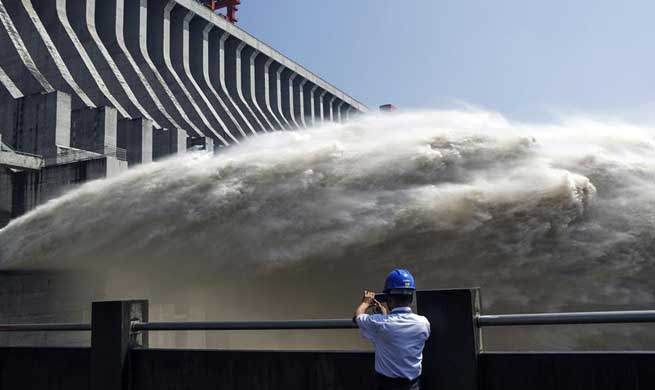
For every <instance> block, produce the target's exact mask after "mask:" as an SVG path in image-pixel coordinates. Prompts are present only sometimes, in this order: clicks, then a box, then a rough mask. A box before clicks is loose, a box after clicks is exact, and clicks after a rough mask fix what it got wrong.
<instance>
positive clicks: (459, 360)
mask: <svg viewBox="0 0 655 390" xmlns="http://www.w3.org/2000/svg"><path fill="white" fill-rule="evenodd" d="M416 301H417V302H416V304H417V310H418V313H419V314H421V315H423V316H425V317H427V318H428V320H429V321H430V327H431V330H432V334H431V336H430V338H429V339H428V341H427V342H426V344H425V350H424V352H423V375H422V389H423V390H477V389H478V353H479V352H480V345H481V337H480V335H481V333H480V329H479V328H478V327H477V324H476V322H475V317H476V315H477V314H478V313H479V312H480V290H479V289H477V288H474V289H456V290H421V291H418V292H417V293H416Z"/></svg>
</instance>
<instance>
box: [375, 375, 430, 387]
mask: <svg viewBox="0 0 655 390" xmlns="http://www.w3.org/2000/svg"><path fill="white" fill-rule="evenodd" d="M375 377H376V378H377V379H378V380H379V381H382V382H384V383H392V384H394V385H413V384H414V383H416V382H418V380H419V378H420V377H417V378H414V379H407V378H391V377H388V376H386V375H382V374H380V373H379V372H376V373H375Z"/></svg>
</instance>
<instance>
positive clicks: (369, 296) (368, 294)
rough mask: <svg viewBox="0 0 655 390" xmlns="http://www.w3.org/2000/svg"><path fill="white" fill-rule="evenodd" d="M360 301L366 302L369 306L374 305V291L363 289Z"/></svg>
mask: <svg viewBox="0 0 655 390" xmlns="http://www.w3.org/2000/svg"><path fill="white" fill-rule="evenodd" d="M362 303H366V304H367V305H369V306H370V305H374V304H375V292H373V291H368V290H364V296H363V297H362Z"/></svg>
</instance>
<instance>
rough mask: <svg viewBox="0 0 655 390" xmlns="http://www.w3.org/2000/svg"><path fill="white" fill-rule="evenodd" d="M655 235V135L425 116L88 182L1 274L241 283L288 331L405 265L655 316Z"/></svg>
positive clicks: (490, 116) (487, 117)
mask: <svg viewBox="0 0 655 390" xmlns="http://www.w3.org/2000/svg"><path fill="white" fill-rule="evenodd" d="M654 237H655V138H654V132H653V131H652V130H651V129H647V128H642V127H637V126H632V125H627V124H624V123H606V122H597V121H590V120H580V119H572V120H564V121H562V122H561V123H559V124H556V125H529V124H521V123H512V122H509V121H507V120H505V119H504V118H502V117H501V116H499V115H497V114H494V113H488V112H481V111H439V112H415V113H402V114H397V115H378V116H365V117H361V118H359V119H357V120H354V121H352V122H350V123H348V124H344V125H326V126H323V127H320V128H316V129H312V130H307V131H300V132H276V133H273V134H269V135H263V136H258V137H254V138H252V139H250V140H249V141H247V142H245V143H244V144H243V145H241V146H239V147H235V148H231V149H228V150H226V151H224V152H222V153H220V154H219V155H218V156H217V157H212V156H209V155H206V154H202V153H194V154H189V155H186V156H184V157H179V158H175V159H170V160H166V161H162V162H157V163H153V164H149V165H145V166H142V167H140V168H138V169H134V170H131V171H129V172H128V173H125V174H123V175H121V176H118V177H114V178H111V179H107V180H101V181H95V182H91V183H88V184H85V185H83V186H82V187H80V188H79V189H77V190H74V191H72V192H70V193H68V194H66V195H64V196H62V197H61V198H58V199H56V200H53V201H50V202H48V203H47V204H45V205H43V206H41V207H39V208H37V209H36V210H34V211H32V212H30V213H29V214H27V215H25V216H23V217H22V218H19V219H17V220H15V221H13V222H12V223H11V224H10V225H9V226H7V227H6V228H4V229H3V230H0V267H2V268H4V269H34V268H37V269H52V268H69V267H73V268H79V267H88V268H93V269H114V270H116V269H122V270H128V269H129V270H132V271H133V272H136V273H138V274H139V275H140V276H139V278H140V279H141V280H147V279H148V278H149V277H152V275H154V274H157V275H160V276H161V275H165V276H163V280H166V281H167V282H166V283H167V284H166V285H167V288H169V289H174V290H176V291H178V292H179V291H183V290H185V289H189V288H191V286H193V285H196V284H198V283H206V284H214V285H220V286H221V287H222V290H221V291H223V292H222V293H223V294H225V293H226V292H229V291H235V290H234V289H237V288H238V289H243V288H244V287H246V286H247V287H248V289H249V290H255V291H256V292H257V293H256V294H253V296H255V295H257V296H259V297H260V298H258V299H257V300H259V303H261V300H262V299H263V300H266V299H269V301H270V302H271V303H273V304H275V302H277V303H278V305H277V308H276V310H274V312H275V313H277V314H279V315H281V316H283V317H287V318H288V317H289V316H295V317H298V316H303V317H312V316H316V315H320V314H321V313H322V314H326V312H327V314H326V315H324V316H332V317H334V316H348V315H349V314H350V313H349V312H347V313H344V310H349V309H350V306H352V304H353V301H352V300H351V299H352V298H354V299H356V297H357V296H358V294H359V292H360V290H361V289H362V288H365V287H367V288H376V287H379V285H380V284H381V279H382V278H383V277H384V275H385V274H386V272H388V271H389V270H390V269H391V268H392V267H395V266H403V267H407V268H409V269H410V270H412V271H414V273H415V274H416V275H417V280H418V283H419V285H420V286H422V287H426V288H427V287H429V288H441V287H455V286H456V287H461V286H473V285H476V286H481V287H482V289H483V300H484V306H485V308H486V309H488V310H490V311H543V310H557V309H562V308H570V307H587V308H588V307H594V305H596V306H598V305H602V304H615V305H617V306H619V305H633V306H640V305H641V306H647V305H652V304H653V291H654V288H653V287H652V283H651V280H652V279H653V277H655V268H654V267H653V264H654V262H653V260H654V258H653V256H654V253H655V238H654ZM153 278H154V277H153ZM173 286H174V287H173ZM246 295H247V294H246ZM276 295H279V296H283V297H285V298H284V299H294V300H295V301H296V302H297V304H290V305H282V306H284V307H280V305H279V302H278V301H277V300H276V298H275V296H276ZM328 296H329V297H331V298H330V299H328V300H327V301H329V302H331V303H330V304H329V305H326V306H325V307H322V308H321V305H322V303H317V302H318V301H319V300H321V299H322V300H324V301H325V300H326V299H325V297H328ZM261 297H266V298H261ZM249 302H250V301H248V300H246V301H245V302H239V303H238V305H239V306H241V309H247V308H248V307H249V304H250V303H251V302H250V303H249ZM253 307H255V305H253ZM222 312H223V313H225V312H228V313H229V312H230V311H229V310H228V309H224V310H223V311H222ZM232 313H233V314H235V313H243V311H238V312H237V311H233V312H232ZM260 314H261V313H260ZM246 317H247V316H246ZM256 317H258V318H262V317H264V316H263V315H258V316H256Z"/></svg>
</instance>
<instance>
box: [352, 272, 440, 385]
mask: <svg viewBox="0 0 655 390" xmlns="http://www.w3.org/2000/svg"><path fill="white" fill-rule="evenodd" d="M415 290H416V286H415V284H414V277H413V276H412V274H411V273H409V271H407V270H404V269H396V270H394V271H392V272H391V273H390V274H389V276H387V280H386V281H385V283H384V294H383V295H379V296H378V297H379V299H380V300H382V301H386V303H387V307H388V310H387V309H386V308H385V307H384V306H382V304H381V303H380V302H379V301H378V300H376V299H375V298H376V295H375V293H374V292H371V291H364V297H363V298H362V303H361V304H360V305H359V307H357V310H355V317H354V318H353V321H355V322H356V323H357V326H359V329H360V331H361V333H362V336H363V337H364V338H366V339H368V340H370V341H371V342H372V343H373V347H374V348H375V371H376V373H375V377H376V384H377V389H378V390H419V377H420V376H421V362H422V360H423V347H424V346H425V340H427V339H428V337H429V336H430V322H429V321H428V319H427V318H425V317H423V316H420V315H417V314H414V313H412V309H411V308H410V305H411V304H412V299H413V297H414V291H415ZM371 306H374V307H375V308H376V311H378V312H380V314H374V315H369V314H366V311H367V310H368V309H369V308H370V307H371Z"/></svg>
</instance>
